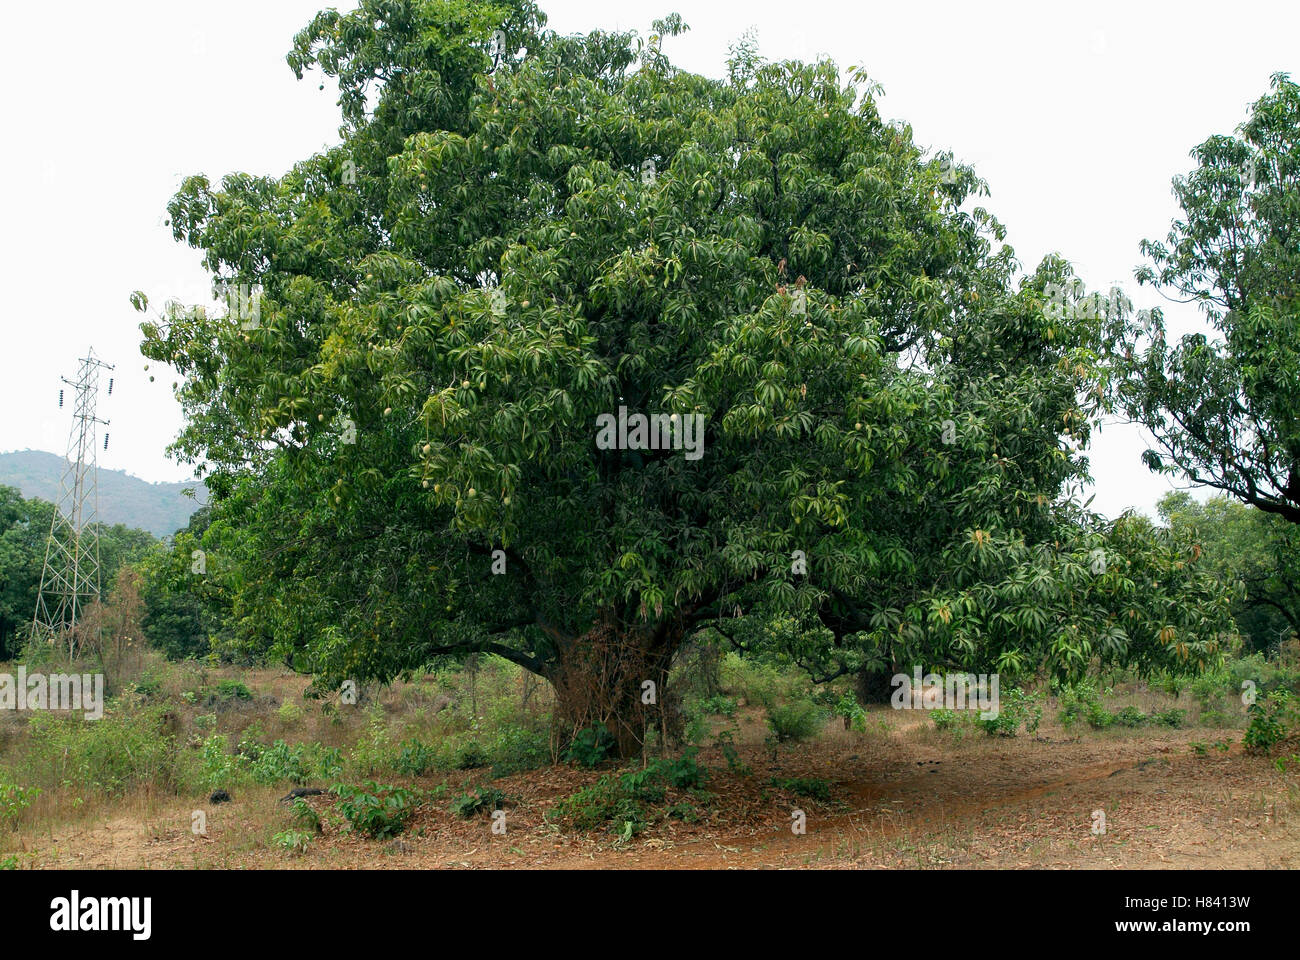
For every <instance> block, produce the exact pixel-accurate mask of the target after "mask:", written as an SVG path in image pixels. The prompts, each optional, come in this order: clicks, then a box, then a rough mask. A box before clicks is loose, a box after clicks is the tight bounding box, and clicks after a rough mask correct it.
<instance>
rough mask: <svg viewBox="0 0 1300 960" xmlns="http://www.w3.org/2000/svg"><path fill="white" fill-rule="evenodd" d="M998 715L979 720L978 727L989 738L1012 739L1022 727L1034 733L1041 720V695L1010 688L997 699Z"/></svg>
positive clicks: (1027, 731)
mask: <svg viewBox="0 0 1300 960" xmlns="http://www.w3.org/2000/svg"><path fill="white" fill-rule="evenodd" d="M998 700H999V702H998V715H997V716H996V717H989V718H988V719H981V720H980V726H981V727H983V728H984V732H985V733H987V734H988V735H989V736H1000V737H1014V736H1015V735H1016V734H1017V733H1018V732H1019V731H1020V728H1021V727H1022V726H1023V727H1024V728H1025V732H1026V733H1034V732H1036V731H1037V730H1038V725H1039V723H1040V722H1042V719H1043V706H1042V694H1039V693H1032V694H1029V693H1025V692H1024V691H1023V690H1020V689H1018V688H1016V687H1012V688H1011V689H1010V690H1008V691H1006V692H1005V693H1004V694H1002V695H1001V696H1000V697H999V698H998Z"/></svg>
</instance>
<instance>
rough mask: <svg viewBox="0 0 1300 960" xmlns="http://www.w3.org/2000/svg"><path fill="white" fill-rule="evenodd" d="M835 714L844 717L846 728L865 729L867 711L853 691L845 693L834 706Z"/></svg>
mask: <svg viewBox="0 0 1300 960" xmlns="http://www.w3.org/2000/svg"><path fill="white" fill-rule="evenodd" d="M832 709H833V711H834V713H835V716H837V717H843V718H844V729H846V730H849V729H852V730H858V731H861V730H865V729H866V726H867V711H865V710H863V709H862V704H860V703H858V698H857V697H855V696H854V695H853V694H852V693H845V694H844V695H843V696H841V697H840V698H839V699H838V700H836V701H835V705H834V707H833V708H832Z"/></svg>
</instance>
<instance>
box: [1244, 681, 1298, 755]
mask: <svg viewBox="0 0 1300 960" xmlns="http://www.w3.org/2000/svg"><path fill="white" fill-rule="evenodd" d="M1247 714H1248V716H1249V717H1250V723H1249V725H1248V726H1247V727H1246V735H1245V736H1244V737H1242V738H1241V742H1242V743H1244V744H1245V745H1246V749H1248V750H1249V751H1251V752H1252V753H1266V752H1267V751H1269V750H1271V749H1272V748H1273V747H1274V746H1275V745H1276V744H1277V743H1279V742H1280V741H1282V740H1283V739H1285V738H1286V736H1287V735H1288V734H1289V732H1290V727H1291V725H1292V724H1294V723H1295V722H1296V719H1297V709H1296V698H1295V697H1294V696H1293V695H1292V694H1291V692H1290V691H1288V690H1274V691H1273V692H1272V693H1270V694H1269V695H1268V696H1267V697H1265V698H1264V699H1263V700H1257V701H1256V702H1255V703H1253V704H1251V705H1250V709H1249V710H1248V711H1247Z"/></svg>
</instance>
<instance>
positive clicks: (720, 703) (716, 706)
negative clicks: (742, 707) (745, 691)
mask: <svg viewBox="0 0 1300 960" xmlns="http://www.w3.org/2000/svg"><path fill="white" fill-rule="evenodd" d="M736 706H737V703H736V699H735V698H734V697H728V696H726V695H725V694H721V693H717V694H714V695H713V696H711V697H706V698H705V699H703V700H700V701H699V702H698V703H697V704H696V705H695V711H694V712H695V714H696V715H697V716H698V715H705V716H722V717H734V716H735V715H736Z"/></svg>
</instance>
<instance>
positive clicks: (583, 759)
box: [564, 723, 616, 767]
mask: <svg viewBox="0 0 1300 960" xmlns="http://www.w3.org/2000/svg"><path fill="white" fill-rule="evenodd" d="M615 746H616V742H615V740H614V735H613V734H612V733H610V732H609V730H608V729H607V728H606V727H605V725H604V724H603V723H597V724H596V725H595V726H594V727H586V728H584V729H582V730H579V731H578V732H577V733H576V734H574V736H573V740H572V742H571V743H570V744H569V746H568V749H567V750H565V751H564V759H565V760H566V761H567V762H569V763H577V764H580V765H581V766H584V767H595V766H598V765H599V764H601V763H602V762H604V760H605V759H606V758H607V757H609V756H610V754H612V753H613V752H614V748H615Z"/></svg>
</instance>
